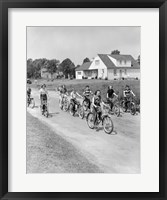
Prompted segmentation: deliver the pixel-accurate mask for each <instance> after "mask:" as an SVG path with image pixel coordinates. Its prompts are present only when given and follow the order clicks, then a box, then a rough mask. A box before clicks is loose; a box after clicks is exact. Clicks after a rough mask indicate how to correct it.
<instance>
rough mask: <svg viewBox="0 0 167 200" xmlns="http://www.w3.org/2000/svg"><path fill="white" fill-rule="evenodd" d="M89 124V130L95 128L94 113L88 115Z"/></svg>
mask: <svg viewBox="0 0 167 200" xmlns="http://www.w3.org/2000/svg"><path fill="white" fill-rule="evenodd" d="M87 124H88V126H89V128H91V129H93V128H94V116H93V113H89V114H88V115H87Z"/></svg>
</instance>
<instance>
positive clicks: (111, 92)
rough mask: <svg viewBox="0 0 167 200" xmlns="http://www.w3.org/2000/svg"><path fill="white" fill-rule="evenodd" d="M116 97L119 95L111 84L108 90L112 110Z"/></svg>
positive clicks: (108, 100) (108, 99)
mask: <svg viewBox="0 0 167 200" xmlns="http://www.w3.org/2000/svg"><path fill="white" fill-rule="evenodd" d="M114 97H118V95H117V94H116V93H115V91H114V89H113V86H112V85H110V86H108V90H107V102H108V103H109V105H110V109H111V110H112V108H113V105H114V104H113V99H114Z"/></svg>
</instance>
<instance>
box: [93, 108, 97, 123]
mask: <svg viewBox="0 0 167 200" xmlns="http://www.w3.org/2000/svg"><path fill="white" fill-rule="evenodd" d="M92 112H93V116H94V119H93V124H94V126H95V125H96V120H97V111H96V108H95V107H93V109H92Z"/></svg>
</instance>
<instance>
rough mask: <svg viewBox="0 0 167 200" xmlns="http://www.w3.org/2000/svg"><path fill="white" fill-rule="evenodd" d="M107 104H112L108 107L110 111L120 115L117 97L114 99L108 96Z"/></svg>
mask: <svg viewBox="0 0 167 200" xmlns="http://www.w3.org/2000/svg"><path fill="white" fill-rule="evenodd" d="M106 103H107V104H108V105H110V104H111V103H112V104H113V107H112V109H110V111H109V112H110V113H111V114H114V115H116V116H117V117H119V116H120V113H121V111H120V105H119V101H118V97H115V98H114V99H111V98H108V99H107V102H106Z"/></svg>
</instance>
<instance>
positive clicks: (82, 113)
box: [79, 107, 85, 119]
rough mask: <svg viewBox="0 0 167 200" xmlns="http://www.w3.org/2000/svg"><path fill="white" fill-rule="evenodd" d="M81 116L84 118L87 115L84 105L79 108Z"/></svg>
mask: <svg viewBox="0 0 167 200" xmlns="http://www.w3.org/2000/svg"><path fill="white" fill-rule="evenodd" d="M79 117H80V118H81V119H83V118H84V117H85V112H84V108H83V107H80V108H79Z"/></svg>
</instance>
